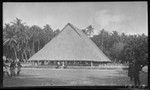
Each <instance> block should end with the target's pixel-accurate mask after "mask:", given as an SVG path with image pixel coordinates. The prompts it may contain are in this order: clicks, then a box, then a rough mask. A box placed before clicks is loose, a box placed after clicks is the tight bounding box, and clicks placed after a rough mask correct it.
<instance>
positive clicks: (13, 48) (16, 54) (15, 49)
mask: <svg viewBox="0 0 150 90" xmlns="http://www.w3.org/2000/svg"><path fill="white" fill-rule="evenodd" d="M13 49H14V53H15V60H16V59H17V52H16V49H15V48H13Z"/></svg>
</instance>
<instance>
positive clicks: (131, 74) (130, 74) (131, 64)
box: [128, 62, 134, 81]
mask: <svg viewBox="0 0 150 90" xmlns="http://www.w3.org/2000/svg"><path fill="white" fill-rule="evenodd" d="M133 65H134V64H133V62H129V68H128V76H129V77H130V80H131V81H133V79H134V76H133V74H134V71H133V69H134V67H133Z"/></svg>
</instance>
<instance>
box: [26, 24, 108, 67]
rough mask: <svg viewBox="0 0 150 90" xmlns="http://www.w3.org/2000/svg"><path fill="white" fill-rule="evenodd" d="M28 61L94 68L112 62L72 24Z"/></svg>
mask: <svg viewBox="0 0 150 90" xmlns="http://www.w3.org/2000/svg"><path fill="white" fill-rule="evenodd" d="M28 61H29V62H31V63H33V64H35V63H36V64H37V65H39V64H44V65H45V64H49V63H52V64H55V65H58V64H59V65H61V66H72V65H73V66H74V65H77V66H79V65H81V66H82V65H83V66H85V65H90V66H93V65H96V64H97V65H98V64H101V63H108V62H111V60H110V59H109V58H108V57H107V56H106V55H105V54H104V53H103V52H102V51H101V50H100V49H99V48H98V47H97V46H96V45H95V43H93V41H92V40H91V39H90V38H88V37H87V36H86V35H85V34H84V33H83V32H82V30H79V29H78V28H76V27H74V26H73V25H72V24H70V23H68V24H67V25H66V26H65V27H64V28H63V29H62V31H61V32H60V33H59V34H58V35H57V36H56V37H54V38H53V39H52V40H51V41H50V42H49V43H47V44H46V45H45V46H44V47H43V48H42V49H41V50H39V51H38V52H37V53H36V54H34V55H33V56H32V57H31V58H29V60H28Z"/></svg>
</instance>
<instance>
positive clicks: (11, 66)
mask: <svg viewBox="0 0 150 90" xmlns="http://www.w3.org/2000/svg"><path fill="white" fill-rule="evenodd" d="M15 68H16V63H15V61H12V62H11V64H10V76H11V77H12V76H15Z"/></svg>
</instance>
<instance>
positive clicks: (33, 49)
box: [32, 41, 35, 55]
mask: <svg viewBox="0 0 150 90" xmlns="http://www.w3.org/2000/svg"><path fill="white" fill-rule="evenodd" d="M34 53H35V48H34V41H33V43H32V55H33V54H34Z"/></svg>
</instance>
